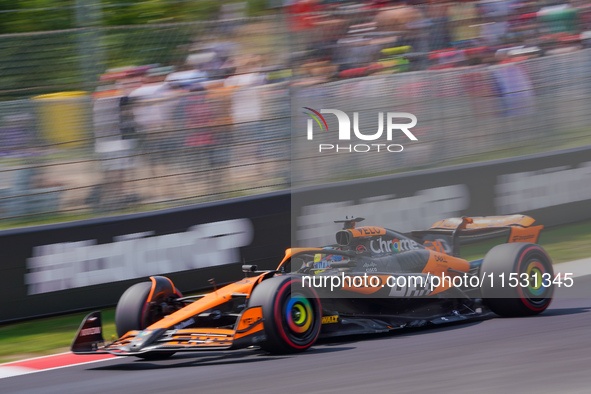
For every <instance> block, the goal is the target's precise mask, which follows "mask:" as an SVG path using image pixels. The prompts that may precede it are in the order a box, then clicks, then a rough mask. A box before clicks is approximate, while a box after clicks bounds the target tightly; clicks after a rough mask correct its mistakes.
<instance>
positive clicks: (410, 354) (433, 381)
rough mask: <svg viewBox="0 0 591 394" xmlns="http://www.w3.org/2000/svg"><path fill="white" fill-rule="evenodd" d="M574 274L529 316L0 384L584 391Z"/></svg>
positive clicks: (119, 364)
mask: <svg viewBox="0 0 591 394" xmlns="http://www.w3.org/2000/svg"><path fill="white" fill-rule="evenodd" d="M575 280H576V285H575V286H574V288H576V290H573V288H571V289H568V290H567V289H559V290H558V292H557V294H556V295H557V298H556V299H555V300H554V302H553V304H552V305H551V307H550V309H548V310H547V311H546V312H545V313H544V314H542V315H539V316H535V317H528V318H495V319H489V320H483V321H478V322H473V323H467V324H456V325H450V326H440V327H437V328H433V329H420V330H413V331H410V330H409V331H404V332H397V333H395V334H388V335H373V336H356V337H348V338H341V339H338V340H337V339H334V340H331V341H325V342H321V343H319V344H317V345H315V346H314V347H313V348H312V349H310V350H308V351H307V352H305V353H301V354H296V355H289V356H271V355H268V354H266V353H264V352H262V351H255V350H248V349H245V350H240V351H234V352H207V353H191V354H187V353H185V354H177V355H175V356H174V357H172V358H171V359H168V360H165V361H143V360H139V359H135V358H115V359H110V360H106V361H101V362H96V363H91V364H83V365H77V366H72V367H67V368H62V369H56V370H50V371H43V372H38V373H33V374H28V375H22V376H15V377H11V378H6V379H1V380H0V393H60V394H63V393H113V392H116V393H156V392H158V393H189V392H193V393H199V392H201V393H251V392H253V393H254V392H256V393H260V394H262V393H282V394H283V393H331V392H339V393H386V392H387V393H407V392H410V393H416V392H427V391H434V392H445V393H447V392H455V393H463V392H469V393H474V392H486V393H496V392H499V393H500V392H503V393H506V392H515V391H517V390H519V391H521V392H526V393H534V392H535V393H557V392H561V393H565V392H566V393H589V392H591V291H590V290H589V289H591V276H585V277H578V278H575ZM564 297H573V298H564ZM574 297H576V298H574Z"/></svg>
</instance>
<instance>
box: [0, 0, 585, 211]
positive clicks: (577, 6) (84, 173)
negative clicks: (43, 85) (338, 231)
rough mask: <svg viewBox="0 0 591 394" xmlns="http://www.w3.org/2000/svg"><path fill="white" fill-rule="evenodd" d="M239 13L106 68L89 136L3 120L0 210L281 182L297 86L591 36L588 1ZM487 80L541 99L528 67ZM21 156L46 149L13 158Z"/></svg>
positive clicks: (521, 52)
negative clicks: (266, 43)
mask: <svg viewBox="0 0 591 394" xmlns="http://www.w3.org/2000/svg"><path fill="white" fill-rule="evenodd" d="M241 10H242V8H240V7H238V6H236V7H229V8H227V9H226V10H225V12H224V13H223V14H222V18H224V20H222V21H220V22H219V23H218V25H217V27H216V30H215V33H214V34H210V35H209V36H207V37H206V38H198V39H195V40H194V42H193V43H192V44H191V46H190V47H188V50H187V53H186V56H185V59H184V62H183V64H180V65H179V64H175V65H169V64H152V65H144V66H129V67H121V68H117V69H111V70H107V72H105V73H104V74H103V75H102V76H101V77H100V81H99V86H98V88H97V90H96V91H95V92H93V93H92V96H91V97H89V102H88V108H89V111H88V113H89V116H88V117H87V120H86V122H87V124H88V125H87V126H88V128H89V129H90V130H91V131H90V133H87V134H89V135H90V137H86V140H87V141H86V142H88V141H90V143H85V141H82V142H80V143H79V145H76V144H74V143H70V144H69V145H68V144H67V143H66V144H64V143H63V142H62V143H58V144H51V143H49V144H48V143H47V142H43V141H41V140H40V139H38V138H37V139H36V140H34V139H32V137H31V136H30V135H31V134H32V133H31V132H30V131H31V130H32V129H33V128H34V127H35V126H34V125H33V124H34V123H35V122H32V121H31V116H32V115H31V113H24V114H23V113H21V114H18V113H17V114H15V113H10V115H7V116H4V117H3V124H2V127H1V128H0V180H3V183H2V184H1V186H0V218H3V217H4V218H9V217H21V216H28V215H36V214H43V213H48V212H51V213H55V212H59V211H72V212H87V211H88V210H90V211H91V212H94V214H98V215H102V214H105V213H112V212H115V211H117V212H125V211H126V210H138V209H153V208H160V207H167V206H174V205H182V204H187V203H194V202H203V201H210V200H215V199H221V198H227V197H234V196H241V195H247V194H254V193H258V192H263V191H269V190H277V189H285V188H288V187H289V186H290V181H291V178H290V176H291V175H292V174H290V138H291V127H292V121H293V119H292V111H294V109H293V108H294V97H295V96H294V94H295V93H294V92H295V91H296V90H297V89H307V88H309V87H313V86H328V85H330V84H329V83H330V82H336V81H343V80H345V81H348V80H352V79H358V78H360V77H368V76H379V75H382V76H387V75H389V74H399V73H406V72H410V71H425V72H426V73H427V74H428V73H429V71H440V70H448V69H450V70H457V71H462V70H468V71H469V70H474V69H479V68H482V67H483V66H489V65H496V64H508V63H517V62H522V61H525V60H528V59H535V58H540V57H544V56H549V55H556V54H563V53H568V52H577V51H580V50H582V49H584V48H587V47H588V46H590V45H591V41H590V40H591V5H589V4H586V3H585V2H582V1H581V2H578V1H570V2H566V1H519V0H481V1H462V2H447V1H440V0H432V1H429V2H418V1H415V2H413V1H408V2H404V1H385V0H375V1H367V2H339V1H333V2H331V1H315V0H293V1H291V2H290V1H288V2H286V4H285V5H284V7H283V12H282V13H281V14H279V15H273V16H270V17H266V18H262V19H260V20H258V19H257V20H249V19H248V18H241V17H236V15H238V16H241V15H242V14H241ZM236 13H238V14H236ZM224 15H225V16H224ZM227 18H230V19H227ZM269 21H271V25H272V26H273V27H272V28H271V29H269V28H268V26H267V25H269ZM261 26H266V27H261ZM247 30H248V31H249V33H248V35H247V37H248V40H253V41H257V39H258V38H257V34H258V35H259V36H260V37H262V38H261V39H269V36H273V37H272V38H273V40H274V43H273V46H274V50H273V51H266V52H264V53H263V52H258V51H257V49H256V45H253V46H252V47H249V45H248V43H246V44H245V41H247V40H245V39H244V38H243V37H242V39H241V36H242V35H245V34H246V33H245V31H247ZM253 31H254V34H253ZM583 66H584V65H581V67H583ZM468 71H466V72H468ZM472 75H475V74H472ZM478 78H480V77H478ZM496 78H497V85H498V86H497V91H498V92H500V93H498V94H505V95H507V96H512V97H513V98H515V96H516V95H517V96H519V97H518V99H519V101H518V104H515V105H513V104H511V105H513V107H515V106H522V107H523V106H527V107H532V108H534V107H535V106H537V109H536V110H539V109H540V108H541V107H540V104H539V103H540V102H541V101H539V102H538V103H536V102H534V101H533V100H532V99H531V96H533V93H532V92H533V88H532V81H531V80H530V76H528V72H527V69H514V70H513V71H511V72H507V71H498V72H496ZM448 79H449V81H448V82H450V83H455V82H453V81H455V80H454V79H452V78H451V77H450V78H448ZM427 80H428V78H426V79H425V81H427ZM391 81H394V80H391ZM442 81H445V78H444V79H443V80H442ZM479 81H481V82H482V81H484V79H482V80H480V79H479V80H476V79H474V81H472V83H473V85H475V88H474V89H473V91H476V90H477V88H478V86H476V85H478V84H479V83H481V82H479ZM393 84H394V82H393ZM426 84H430V85H431V86H435V85H437V83H435V82H434V83H432V82H429V83H427V82H425V83H424V84H423V85H426ZM481 84H484V82H482V83H481ZM419 85H420V84H414V85H412V86H414V87H413V88H412V89H415V90H416V86H419ZM423 85H421V86H423ZM505 85H506V86H505ZM409 86H411V85H410V84H406V85H405V87H404V88H403V89H402V90H401V91H403V90H404V89H409ZM412 89H411V90H412ZM517 91H519V92H521V93H519V92H518V93H515V92H517ZM523 91H528V93H523ZM323 94H324V93H323ZM489 94H490V90H487V93H486V94H485V95H483V97H484V96H486V95H489ZM585 94H586V95H587V96H590V95H589V93H588V92H587V93H585ZM441 97H443V96H440V98H441ZM524 97H525V99H524ZM445 99H446V100H447V98H445ZM447 101H448V102H450V101H449V100H447ZM472 101H473V102H474V100H472ZM505 102H507V101H506V100H505ZM524 103H525V104H524ZM298 105H299V104H298ZM298 105H295V106H296V107H298ZM438 105H439V104H438ZM447 105H448V107H451V105H449V104H447ZM453 105H455V107H456V108H461V107H462V106H464V107H465V103H456V104H453ZM441 108H443V107H441ZM430 109H431V107H428V108H427V107H425V109H424V112H425V113H433V111H430ZM417 111H418V112H417V113H420V112H421V109H420V108H418V109H417ZM489 112H490V111H489ZM533 112H534V110H533V109H532V110H526V111H523V110H522V111H521V113H527V114H532V113H533ZM450 113H453V110H451V111H450V112H449V113H447V114H443V115H442V116H448V117H449V116H450V115H449V114H450ZM507 114H508V112H505V113H504V114H503V115H502V116H507ZM421 116H422V115H421ZM427 117H428V116H427ZM480 118H484V116H480ZM421 119H425V117H424V116H423V117H421ZM432 120H433V119H432ZM435 120H436V119H435ZM489 120H490V119H488V120H486V121H487V122H488V121H489ZM523 120H525V121H529V118H528V119H526V118H523ZM493 123H494V119H493V120H490V124H493ZM487 124H488V123H487ZM82 139H83V140H85V138H82ZM72 146H74V147H76V146H78V147H80V146H83V147H88V149H87V150H85V149H82V148H79V149H78V148H76V149H77V150H76V149H74V148H72ZM62 149H63V151H62ZM68 149H70V153H64V152H66V151H67V150H68ZM56 151H60V152H61V155H60V154H58V155H56V154H55V152H56ZM440 151H441V149H440ZM72 152H77V153H75V154H74V153H72ZM454 155H457V151H452V150H449V152H448V156H449V157H452V156H454ZM26 156H36V157H37V156H38V157H46V158H41V159H38V160H33V161H31V160H20V159H19V160H20V161H19V160H17V161H15V160H16V159H15V158H19V157H21V158H22V157H26ZM47 157H50V158H47ZM443 159H445V158H443ZM443 159H442V161H443ZM421 164H422V165H424V164H425V163H421ZM397 165H398V167H399V168H396V170H400V169H403V167H401V166H400V163H397ZM61 169H63V171H62V172H61V173H60V171H61ZM49 174H50V175H51V176H50V175H49ZM64 174H67V176H66V175H64ZM343 176H346V175H345V174H343ZM64 196H66V197H64Z"/></svg>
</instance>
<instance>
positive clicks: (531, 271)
mask: <svg viewBox="0 0 591 394" xmlns="http://www.w3.org/2000/svg"><path fill="white" fill-rule="evenodd" d="M525 272H526V273H527V275H528V276H529V286H528V287H527V290H528V292H529V293H530V294H531V295H532V296H534V297H536V296H541V295H542V294H543V293H544V291H546V289H547V288H548V286H544V279H543V275H544V273H545V272H546V268H544V265H543V264H542V263H541V262H539V261H538V260H532V261H530V262H529V263H528V265H527V268H526V269H525Z"/></svg>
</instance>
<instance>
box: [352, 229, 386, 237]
mask: <svg viewBox="0 0 591 394" xmlns="http://www.w3.org/2000/svg"><path fill="white" fill-rule="evenodd" d="M351 232H352V233H353V236H354V237H366V236H372V235H384V234H386V229H384V228H382V227H369V226H368V227H359V228H354V229H351Z"/></svg>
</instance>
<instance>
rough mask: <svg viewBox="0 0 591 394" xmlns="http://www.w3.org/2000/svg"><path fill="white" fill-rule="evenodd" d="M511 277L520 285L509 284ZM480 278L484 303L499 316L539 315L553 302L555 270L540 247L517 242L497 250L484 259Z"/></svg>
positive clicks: (496, 247)
mask: <svg viewBox="0 0 591 394" xmlns="http://www.w3.org/2000/svg"><path fill="white" fill-rule="evenodd" d="M511 274H513V277H516V278H517V279H518V280H517V282H516V281H515V280H513V281H510V280H509V278H510V277H511V276H510V275H511ZM491 275H492V276H491ZM480 276H481V277H483V276H484V277H483V286H482V297H483V299H484V302H485V304H486V305H487V306H488V307H489V308H490V309H491V310H492V311H493V312H495V313H496V314H497V315H501V316H531V315H537V314H539V313H542V312H543V311H544V310H546V308H548V306H549V305H550V302H551V301H552V294H553V292H554V287H553V283H552V281H553V279H554V270H553V269H552V261H551V260H550V257H548V255H547V254H546V252H545V251H544V249H542V247H541V246H540V245H536V244H532V243H521V242H518V243H508V244H502V245H498V246H495V247H494V248H492V249H491V250H490V251H489V252H488V253H487V254H486V256H485V257H484V261H483V262H482V265H481V267H480ZM501 278H504V280H502V279H501ZM515 284H517V285H515Z"/></svg>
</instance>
